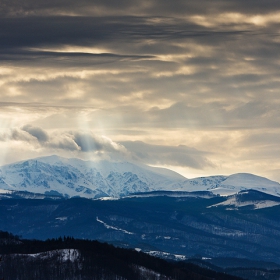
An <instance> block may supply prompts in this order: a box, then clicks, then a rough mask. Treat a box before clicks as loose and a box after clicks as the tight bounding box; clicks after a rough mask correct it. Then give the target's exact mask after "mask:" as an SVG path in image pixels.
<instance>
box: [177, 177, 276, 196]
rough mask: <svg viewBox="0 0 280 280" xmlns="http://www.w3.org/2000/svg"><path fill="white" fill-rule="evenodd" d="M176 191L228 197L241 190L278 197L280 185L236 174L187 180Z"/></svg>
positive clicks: (265, 179)
mask: <svg viewBox="0 0 280 280" xmlns="http://www.w3.org/2000/svg"><path fill="white" fill-rule="evenodd" d="M176 189H177V190H187V191H206V190H207V191H211V192H212V193H214V194H219V195H223V196H228V195H232V194H236V193H238V192H240V191H242V190H250V189H253V190H257V191H260V192H264V193H267V194H271V195H275V196H280V184H279V183H278V182H275V181H271V180H269V179H267V178H264V177H260V176H256V175H253V174H249V173H237V174H233V175H230V176H210V177H201V178H195V179H189V180H186V181H184V182H183V184H179V185H177V188H176Z"/></svg>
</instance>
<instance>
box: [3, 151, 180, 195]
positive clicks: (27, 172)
mask: <svg viewBox="0 0 280 280" xmlns="http://www.w3.org/2000/svg"><path fill="white" fill-rule="evenodd" d="M161 173H162V170H160V171H159V172H157V169H156V168H150V167H148V166H146V167H145V168H143V167H142V166H140V165H136V164H133V163H129V162H109V161H99V162H92V161H82V160H80V159H66V158H61V157H58V156H50V157H43V158H37V159H31V160H27V161H22V162H18V163H15V164H10V165H6V166H3V167H2V168H1V169H0V189H5V190H17V191H28V192H33V193H42V194H44V193H45V194H52V195H55V194H61V195H63V196H66V197H73V196H81V197H87V198H97V197H106V196H111V197H119V196H122V195H127V194H129V193H134V192H147V191H153V190H158V189H163V190H164V189H167V190H169V189H170V188H171V186H172V184H174V182H176V183H177V182H178V183H179V182H182V181H183V180H182V179H181V178H183V177H182V176H180V175H179V174H178V175H177V174H176V173H175V172H172V171H170V170H169V171H168V175H169V174H172V176H168V175H162V174H161ZM173 173H174V174H173ZM174 178H178V179H174Z"/></svg>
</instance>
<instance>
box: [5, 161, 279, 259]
mask: <svg viewBox="0 0 280 280" xmlns="http://www.w3.org/2000/svg"><path fill="white" fill-rule="evenodd" d="M279 213H280V185H279V183H277V182H273V181H270V180H268V179H266V178H263V177H259V176H255V175H252V174H234V175H231V176H210V177H202V178H195V179H186V178H184V177H183V176H181V175H179V174H177V173H175V172H173V171H170V170H168V169H161V168H155V167H149V166H145V165H139V164H136V163H129V162H109V161H99V162H91V161H82V160H80V159H66V158H61V157H58V156H50V157H43V158H37V159H32V160H27V161H22V162H18V163H14V164H10V165H6V166H3V167H1V168H0V229H1V230H6V231H10V232H12V233H14V234H17V235H22V236H23V237H24V238H38V239H47V238H53V237H59V236H64V235H65V236H73V237H76V238H81V239H91V240H93V239H96V240H100V241H105V242H109V243H112V244H115V245H117V246H120V247H128V248H134V249H136V250H138V251H144V252H147V253H149V254H151V255H154V256H160V257H162V258H169V259H175V260H186V259H188V258H191V257H193V256H197V255H199V256H201V258H202V259H203V258H206V259H213V258H237V259H244V258H246V259H249V260H255V261H261V262H262V261H266V262H275V263H277V264H280V243H279V242H278V241H279V237H280V218H279Z"/></svg>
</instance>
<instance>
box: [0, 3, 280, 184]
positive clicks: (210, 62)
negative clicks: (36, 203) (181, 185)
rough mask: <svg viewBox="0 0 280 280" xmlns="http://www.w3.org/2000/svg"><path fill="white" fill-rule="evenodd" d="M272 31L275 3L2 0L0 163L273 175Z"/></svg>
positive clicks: (277, 103)
mask: <svg viewBox="0 0 280 280" xmlns="http://www.w3.org/2000/svg"><path fill="white" fill-rule="evenodd" d="M279 35H280V1H278V0H247V1H241V0H211V1H209V0H197V1H186V0H176V1H170V0H154V1H150V0H149V1H147V0H142V1H138V0H131V1H127V0H119V1H113V0H102V1H100V0H80V1H73V0H67V1H65V0H44V1H42V0H25V1H18V0H9V1H7V0H1V2H0V151H1V157H0V165H4V164H8V163H12V162H15V161H19V160H24V159H28V158H35V157H40V156H46V155H53V154H57V155H60V156H64V157H78V158H82V159H92V160H96V159H110V160H125V161H135V162H139V163H144V164H148V165H152V166H162V167H167V168H170V169H172V170H175V171H177V172H179V173H180V174H182V175H184V176H186V177H187V178H193V177H198V176H209V175H220V174H224V175H228V174H234V173H239V172H246V173H254V174H257V175H260V176H265V177H267V178H270V179H272V180H276V181H278V182H280V161H279V155H280V145H279V143H280V114H279V111H280V74H279V73H280V51H279V50H280V36H279Z"/></svg>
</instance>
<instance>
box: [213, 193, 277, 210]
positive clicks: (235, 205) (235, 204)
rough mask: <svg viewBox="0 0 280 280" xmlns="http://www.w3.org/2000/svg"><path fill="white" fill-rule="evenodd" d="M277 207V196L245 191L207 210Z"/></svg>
mask: <svg viewBox="0 0 280 280" xmlns="http://www.w3.org/2000/svg"><path fill="white" fill-rule="evenodd" d="M277 205H280V198H279V197H277V196H273V195H270V194H265V193H262V192H259V191H255V190H246V191H241V192H239V193H237V194H234V195H230V196H228V197H227V198H226V200H225V201H223V202H220V203H217V204H214V205H211V206H208V208H211V207H219V206H225V207H226V210H236V209H239V208H241V207H250V208H251V209H263V208H268V207H273V206H277Z"/></svg>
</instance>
